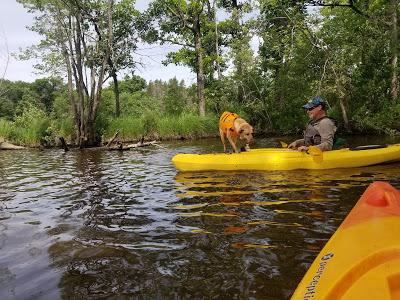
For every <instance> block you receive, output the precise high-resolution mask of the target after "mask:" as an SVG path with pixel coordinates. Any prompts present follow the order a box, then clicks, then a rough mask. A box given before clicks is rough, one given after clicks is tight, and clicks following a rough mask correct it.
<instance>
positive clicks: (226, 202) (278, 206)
mask: <svg viewBox="0 0 400 300" xmlns="http://www.w3.org/2000/svg"><path fill="white" fill-rule="evenodd" d="M377 141H379V142H382V139H381V138H378V137H375V138H369V140H368V139H367V140H361V139H358V140H357V139H352V142H353V143H359V144H361V143H364V144H365V143H376V142H377ZM389 142H399V140H390V141H389ZM161 145H162V147H149V148H142V149H138V150H131V151H125V152H116V151H115V152H114V151H99V150H82V151H78V150H76V151H69V152H67V153H64V152H63V151H62V150H58V149H53V150H45V151H36V150H28V151H2V152H0V299H60V298H63V299H98V298H112V299H116V298H118V299H121V298H122V299H125V298H126V299H132V298H139V299H189V298H193V299H204V298H206V299H288V298H290V296H291V294H292V293H293V291H294V289H295V288H296V286H297V284H298V282H299V281H300V280H301V278H302V276H303V275H304V273H305V271H306V270H307V268H308V266H309V265H310V264H311V263H312V261H313V259H314V258H315V257H316V255H317V254H318V252H319V250H320V249H321V248H322V247H323V246H324V244H325V243H326V241H327V240H328V239H329V238H330V236H331V235H332V233H333V232H334V231H335V230H336V228H337V227H338V226H339V224H340V223H341V221H342V220H343V219H344V217H345V216H346V215H347V213H348V212H349V211H350V210H351V208H352V207H353V205H354V204H355V202H356V201H357V200H358V198H359V197H360V195H361V194H362V193H363V191H364V190H365V188H366V187H367V186H368V184H369V183H371V182H373V181H375V180H383V181H388V182H390V183H391V184H393V185H394V186H395V187H397V188H400V172H399V168H400V163H392V164H387V165H381V166H372V167H365V168H354V169H338V170H325V171H305V170H299V171H274V172H193V173H179V172H177V171H176V170H175V169H174V167H173V165H172V164H171V158H172V156H173V155H174V154H176V153H184V152H185V153H188V152H190V153H199V152H215V151H221V145H220V142H219V141H218V140H217V139H215V140H214V139H213V140H201V141H192V142H170V143H164V144H161ZM259 145H261V146H267V147H271V146H276V139H264V140H261V141H260V142H259Z"/></svg>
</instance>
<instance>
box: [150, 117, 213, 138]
mask: <svg viewBox="0 0 400 300" xmlns="http://www.w3.org/2000/svg"><path fill="white" fill-rule="evenodd" d="M157 133H158V134H159V135H160V136H162V137H169V138H179V137H188V138H199V137H204V136H213V135H217V133H218V117H217V116H215V115H208V116H207V117H203V118H202V117H199V116H197V115H193V114H182V115H180V116H179V117H173V116H165V117H163V118H160V119H159V120H158V124H157Z"/></svg>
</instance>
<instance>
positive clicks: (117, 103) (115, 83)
mask: <svg viewBox="0 0 400 300" xmlns="http://www.w3.org/2000/svg"><path fill="white" fill-rule="evenodd" d="M112 78H113V81H114V95H115V117H117V118H118V117H119V115H120V114H121V109H120V103H119V87H118V78H117V73H116V72H115V70H113V72H112Z"/></svg>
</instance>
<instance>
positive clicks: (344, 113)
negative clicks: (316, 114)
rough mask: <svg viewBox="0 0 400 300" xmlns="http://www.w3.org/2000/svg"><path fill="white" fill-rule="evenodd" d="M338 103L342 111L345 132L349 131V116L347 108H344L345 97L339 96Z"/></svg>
mask: <svg viewBox="0 0 400 300" xmlns="http://www.w3.org/2000/svg"><path fill="white" fill-rule="evenodd" d="M339 104H340V109H341V111H342V117H343V122H344V128H345V129H346V131H347V132H350V126H349V118H348V116H347V109H346V99H344V98H343V97H340V98H339Z"/></svg>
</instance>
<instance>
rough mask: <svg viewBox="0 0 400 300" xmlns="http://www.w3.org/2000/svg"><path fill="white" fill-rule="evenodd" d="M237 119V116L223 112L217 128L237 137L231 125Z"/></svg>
mask: <svg viewBox="0 0 400 300" xmlns="http://www.w3.org/2000/svg"><path fill="white" fill-rule="evenodd" d="M237 118H239V115H238V114H235V113H231V112H229V111H225V112H223V113H222V115H221V117H220V118H219V127H220V128H221V129H222V130H223V131H224V132H227V131H228V130H229V131H230V132H231V135H238V133H237V132H236V131H235V129H234V127H233V123H234V122H235V120H236V119H237Z"/></svg>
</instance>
